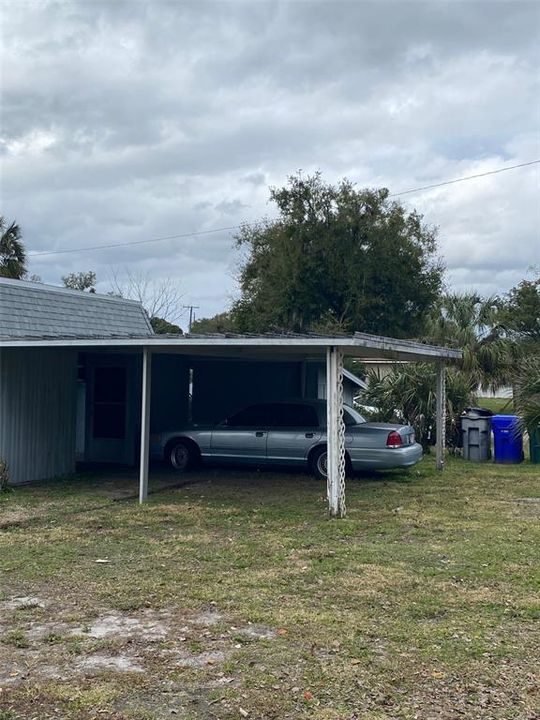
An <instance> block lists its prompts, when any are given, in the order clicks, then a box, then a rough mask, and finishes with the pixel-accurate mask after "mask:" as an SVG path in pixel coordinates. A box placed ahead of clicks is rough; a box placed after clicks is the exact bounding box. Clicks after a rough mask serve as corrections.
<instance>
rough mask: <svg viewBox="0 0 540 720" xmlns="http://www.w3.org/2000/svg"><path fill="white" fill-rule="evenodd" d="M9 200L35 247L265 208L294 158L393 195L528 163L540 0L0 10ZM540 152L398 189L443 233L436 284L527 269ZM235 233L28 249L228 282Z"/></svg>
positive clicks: (55, 271) (223, 291)
mask: <svg viewBox="0 0 540 720" xmlns="http://www.w3.org/2000/svg"><path fill="white" fill-rule="evenodd" d="M2 15H3V18H2V19H3V29H2V33H3V59H2V65H1V70H2V78H1V82H2V109H1V120H2V147H1V151H2V154H3V158H2V159H3V172H2V186H1V211H2V213H3V214H4V215H5V216H7V218H8V219H9V220H16V221H17V222H18V223H19V224H20V225H21V227H22V229H23V233H24V239H25V242H26V245H27V248H28V250H29V251H30V252H38V251H48V250H55V249H66V248H78V247H84V246H87V245H100V244H108V243H123V242H130V241H138V240H145V239H149V238H154V237H161V236H166V235H173V234H178V233H188V232H191V231H200V230H208V229H213V228H220V227H226V226H231V225H236V224H238V223H239V222H242V221H246V220H247V221H250V220H255V219H257V218H260V217H261V216H262V215H265V214H272V207H271V206H270V205H269V204H268V202H267V199H268V186H269V185H280V184H283V183H284V182H285V180H286V176H287V175H288V174H291V173H293V172H295V171H296V170H297V169H300V168H301V169H302V170H303V171H305V172H310V171H314V170H317V169H320V170H321V171H322V172H323V175H324V177H325V179H327V180H330V181H335V180H337V179H339V178H341V177H344V176H345V177H348V178H350V179H351V180H353V181H355V182H357V183H358V185H359V186H364V185H367V186H372V187H373V186H385V187H388V188H389V189H390V191H391V192H399V191H402V190H406V189H409V188H412V187H415V186H419V185H426V184H429V183H436V182H439V181H444V180H449V179H452V178H457V177H462V176H466V175H471V174H475V173H479V172H483V171H487V170H491V169H496V168H499V167H503V166H506V165H514V164H517V163H520V162H527V161H530V160H534V159H537V158H540V134H539V133H540V131H539V128H540V82H539V78H540V72H539V68H540V3H539V2H519V1H517V2H496V1H494V2H438V1H436V0H433V1H431V2H336V1H330V0H328V1H327V2H304V1H301V0H297V1H295V2H255V1H252V2H216V3H204V2H200V1H198V2H193V3H187V2H179V1H177V2H159V1H156V0H152V2H144V1H142V0H141V1H138V0H131V1H129V2H127V1H126V2H123V1H121V0H115V1H112V0H111V1H110V2H98V1H97V0H92V1H90V0H87V2H67V1H65V0H56V1H54V2H53V1H50V2H49V1H47V0H34V1H33V2H24V0H11V1H10V2H7V3H5V2H4V3H3V4H2ZM539 168H540V166H538V165H536V166H531V167H528V168H523V169H519V170H512V171H509V172H506V173H502V174H499V175H494V176H491V177H486V178H483V179H479V180H473V181H470V182H464V183H461V184H457V185H452V186H449V187H445V188H440V189H437V190H432V191H429V192H423V193H417V194H411V195H407V196H405V199H404V202H406V204H407V205H409V206H411V207H416V208H417V209H419V210H420V211H421V212H423V213H424V215H425V218H426V220H427V221H428V222H429V223H432V224H436V225H438V226H439V227H440V252H441V254H442V255H443V256H444V258H445V261H446V265H447V268H448V283H449V285H450V287H452V288H455V289H459V290H464V289H471V288H476V289H478V290H480V291H481V292H482V293H485V294H489V293H493V292H502V291H506V290H508V289H509V288H510V287H511V286H512V285H515V284H516V283H517V282H518V281H519V280H520V279H522V278H523V277H524V276H525V274H526V272H527V268H528V267H529V266H530V265H532V264H535V263H536V264H538V263H540V229H539V227H540V202H539V197H540V195H539V191H540V182H539V178H540V174H539V172H540V170H539ZM232 246H233V241H232V233H231V232H220V233H216V234H212V235H207V236H199V237H195V238H189V239H177V240H168V241H163V242H158V243H149V244H143V245H139V246H134V247H128V248H124V249H121V248H120V249H119V248H117V249H109V250H100V251H92V252H81V253H72V254H64V255H43V256H36V257H33V258H32V259H31V262H30V271H31V272H33V273H37V274H39V275H40V276H41V277H42V278H43V280H44V281H46V282H52V283H59V282H60V277H61V276H62V275H65V274H66V273H68V272H72V271H78V270H87V269H93V270H95V271H96V272H97V275H98V278H99V280H100V285H99V288H100V289H102V290H105V289H107V286H108V278H109V276H110V273H111V269H116V271H117V272H120V273H122V272H123V271H124V269H125V268H126V267H128V268H129V269H130V270H131V271H132V272H134V273H150V274H151V275H152V277H154V278H156V279H159V278H166V277H174V278H179V280H180V282H181V285H182V288H183V291H184V292H185V297H184V299H185V302H186V303H193V304H196V305H199V306H200V308H201V309H200V310H199V311H198V312H199V314H200V315H201V314H202V315H211V314H214V313H215V312H218V311H221V310H222V309H224V308H225V307H226V305H227V304H228V302H229V300H230V298H231V296H233V295H234V293H235V283H234V279H233V276H234V269H235V265H236V264H237V261H238V259H237V257H236V256H235V253H234V251H233V248H232Z"/></svg>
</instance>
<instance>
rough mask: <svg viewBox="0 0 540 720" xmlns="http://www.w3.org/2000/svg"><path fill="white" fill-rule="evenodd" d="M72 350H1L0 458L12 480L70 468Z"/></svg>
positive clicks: (72, 463) (72, 460) (73, 384)
mask: <svg viewBox="0 0 540 720" xmlns="http://www.w3.org/2000/svg"><path fill="white" fill-rule="evenodd" d="M76 378H77V353H76V352H73V351H72V350H70V349H63V348H62V349H36V348H32V349H18V348H16V349H15V348H4V349H1V350H0V457H2V458H4V459H5V460H6V461H7V463H8V466H9V472H10V479H11V482H12V483H13V484H18V483H23V482H29V481H31V480H39V479H44V478H50V477H55V476H58V475H65V474H68V473H71V472H73V471H74V469H75V409H76V386H77V382H76Z"/></svg>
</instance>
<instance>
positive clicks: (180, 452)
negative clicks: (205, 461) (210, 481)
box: [166, 440, 199, 472]
mask: <svg viewBox="0 0 540 720" xmlns="http://www.w3.org/2000/svg"><path fill="white" fill-rule="evenodd" d="M166 458H167V460H168V461H169V465H170V466H171V467H172V469H173V470H175V471H176V472H186V471H187V470H191V469H192V468H194V467H195V465H196V464H197V461H198V459H199V458H198V454H197V452H196V450H195V448H194V447H193V445H192V444H191V443H189V442H186V441H185V440H174V441H173V442H172V443H170V445H168V446H167V454H166Z"/></svg>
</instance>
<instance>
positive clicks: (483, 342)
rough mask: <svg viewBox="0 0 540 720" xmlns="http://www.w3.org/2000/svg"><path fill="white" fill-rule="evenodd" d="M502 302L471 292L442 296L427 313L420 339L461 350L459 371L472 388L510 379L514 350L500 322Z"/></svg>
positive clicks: (503, 383)
mask: <svg viewBox="0 0 540 720" xmlns="http://www.w3.org/2000/svg"><path fill="white" fill-rule="evenodd" d="M500 312H501V301H500V300H499V299H498V298H495V297H490V298H482V297H480V295H478V294H477V293H474V292H470V293H449V294H446V295H443V296H442V297H441V298H440V300H439V301H438V302H437V304H436V306H435V308H434V309H433V310H432V312H431V313H430V314H429V316H428V319H427V323H426V330H425V333H424V336H423V339H424V340H426V341H427V342H430V343H433V344H434V345H443V346H445V347H452V348H458V349H460V350H462V351H463V364H462V366H461V369H462V371H463V372H464V373H465V375H466V376H467V377H468V378H469V382H470V385H471V390H472V391H474V392H476V390H477V388H478V387H481V388H482V389H483V390H487V389H488V388H491V389H496V388H497V387H500V386H501V385H505V384H507V383H508V382H509V378H510V375H511V369H512V364H513V360H514V357H515V354H516V349H515V347H514V346H513V345H512V343H510V342H509V341H508V339H507V338H506V337H505V335H504V334H503V332H502V329H501V327H500V323H499V314H500Z"/></svg>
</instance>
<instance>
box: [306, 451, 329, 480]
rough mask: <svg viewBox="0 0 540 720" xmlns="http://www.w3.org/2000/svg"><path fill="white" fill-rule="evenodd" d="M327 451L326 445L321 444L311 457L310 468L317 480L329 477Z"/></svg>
mask: <svg viewBox="0 0 540 720" xmlns="http://www.w3.org/2000/svg"><path fill="white" fill-rule="evenodd" d="M327 457H328V455H327V452H326V447H324V446H321V447H318V448H315V450H314V451H313V452H312V453H311V456H310V458H309V469H310V470H311V473H312V474H313V475H314V476H315V477H316V478H317V480H326V478H327V470H326V468H327Z"/></svg>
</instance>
